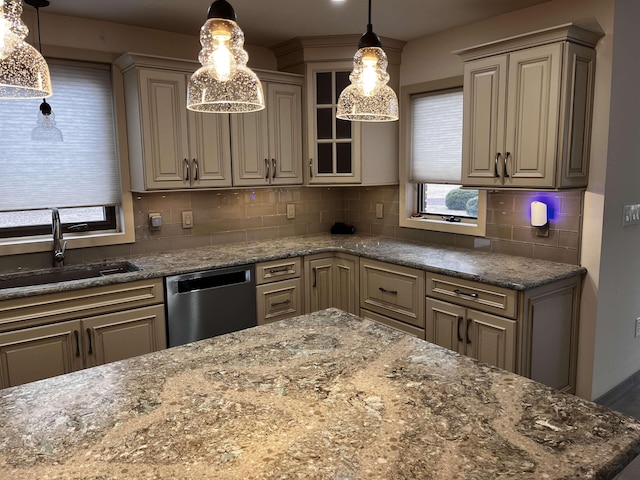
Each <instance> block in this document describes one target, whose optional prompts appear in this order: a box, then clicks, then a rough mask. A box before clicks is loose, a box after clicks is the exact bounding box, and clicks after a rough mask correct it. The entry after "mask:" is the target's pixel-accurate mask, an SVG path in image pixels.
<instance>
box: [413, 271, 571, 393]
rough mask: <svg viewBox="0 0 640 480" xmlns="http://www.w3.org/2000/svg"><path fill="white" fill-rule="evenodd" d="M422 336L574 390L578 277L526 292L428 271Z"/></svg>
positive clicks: (457, 350) (537, 379)
mask: <svg viewBox="0 0 640 480" xmlns="http://www.w3.org/2000/svg"><path fill="white" fill-rule="evenodd" d="M426 278H427V284H426V295H427V298H426V302H425V305H426V340H428V341H430V342H433V343H436V344H438V345H441V346H443V347H445V348H449V349H451V350H454V351H456V352H458V353H461V354H464V355H468V356H470V357H473V358H476V359H478V360H480V361H483V362H485V363H489V364H491V365H495V366H498V367H500V368H503V369H505V370H508V371H511V372H515V373H518V374H521V375H524V376H526V377H529V378H532V379H533V380H536V381H539V382H541V383H544V384H546V385H549V386H551V387H554V388H556V389H558V390H562V391H565V392H569V393H573V392H574V391H575V375H576V361H577V339H578V315H579V299H580V283H581V282H580V278H579V277H578V278H575V277H574V278H570V279H566V280H561V281H557V282H553V283H550V284H548V285H544V286H540V287H536V288H533V289H531V290H526V291H515V290H512V289H508V288H503V287H498V286H494V285H487V284H483V283H480V282H474V281H470V280H464V279H459V278H454V277H449V276H446V275H440V274H434V273H431V272H428V273H427V277H426Z"/></svg>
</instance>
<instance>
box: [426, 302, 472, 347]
mask: <svg viewBox="0 0 640 480" xmlns="http://www.w3.org/2000/svg"><path fill="white" fill-rule="evenodd" d="M426 310H427V311H426V332H425V334H426V339H427V341H428V342H431V343H435V344H436V345H440V346H441V347H444V348H448V349H449V350H453V351H454V352H458V353H462V354H464V352H465V343H464V338H465V335H466V331H465V327H466V321H465V320H466V309H465V308H464V307H461V306H460V305H454V304H453V303H448V302H442V301H440V300H435V299H433V298H427V301H426Z"/></svg>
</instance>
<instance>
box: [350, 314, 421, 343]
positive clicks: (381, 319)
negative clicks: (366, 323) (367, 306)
mask: <svg viewBox="0 0 640 480" xmlns="http://www.w3.org/2000/svg"><path fill="white" fill-rule="evenodd" d="M360 316H361V317H362V318H366V319H367V320H373V321H374V322H378V323H382V324H383V325H386V326H387V327H391V328H393V329H395V330H400V331H401V332H403V333H408V334H409V335H413V336H414V337H418V338H420V339H422V340H424V330H423V329H422V328H418V327H414V326H413V325H408V324H406V323H404V322H399V321H398V320H394V319H393V318H389V317H387V316H385V315H380V314H379V313H375V312H369V311H368V310H360Z"/></svg>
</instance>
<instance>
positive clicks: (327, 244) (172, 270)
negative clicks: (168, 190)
mask: <svg viewBox="0 0 640 480" xmlns="http://www.w3.org/2000/svg"><path fill="white" fill-rule="evenodd" d="M332 251H337V252H345V253H351V254H354V255H359V256H361V257H366V258H373V259H376V260H381V261H385V262H390V263H395V264H398V265H405V266H408V267H414V268H420V269H424V270H429V271H432V272H437V273H443V274H447V275H452V276H455V277H459V278H466V279H469V280H477V281H481V282H486V283H489V284H492V285H498V286H502V287H507V288H512V289H516V290H526V289H530V288H534V287H537V286H540V285H544V284H547V283H551V282H553V281H556V280H561V279H564V278H569V277H573V276H576V275H582V274H583V273H585V272H586V270H585V269H584V268H582V267H579V266H576V265H568V264H564V263H554V262H546V261H543V260H534V259H529V258H524V257H515V256H511V255H501V254H495V253H488V252H481V251H474V250H467V249H461V248H454V247H446V246H441V245H427V244H416V243H411V242H405V241H400V240H392V239H388V238H383V237H373V236H366V235H314V236H300V237H289V238H280V239H273V240H265V241H260V242H251V243H234V244H227V245H220V246H216V247H205V248H197V249H190V250H181V251H176V252H169V253H160V254H154V255H144V256H136V257H129V258H126V260H129V261H131V262H132V263H134V264H135V265H136V266H138V267H139V268H140V269H141V270H140V271H138V272H131V273H125V274H118V275H110V276H105V277H99V278H93V279H86V280H74V281H70V282H62V283H56V284H48V285H40V286H33V287H22V288H10V289H9V288H7V289H1V288H0V300H4V299H10V298H18V297H25V296H29V295H36V294H41V293H53V292H59V291H65V290H75V289H78V288H86V287H93V286H99V285H108V284H112V283H120V282H129V281H133V280H140V279H145V278H157V277H162V276H166V275H176V274H179V273H186V272H194V271H198V270H206V269H210V268H216V267H226V266H232V265H241V264H247V263H254V262H261V261H268V260H275V259H279V258H287V257H296V256H301V255H310V254H314V253H322V252H332ZM114 260H125V259H114ZM11 275H12V274H6V273H5V274H3V273H2V272H0V280H1V279H2V278H6V277H7V276H11Z"/></svg>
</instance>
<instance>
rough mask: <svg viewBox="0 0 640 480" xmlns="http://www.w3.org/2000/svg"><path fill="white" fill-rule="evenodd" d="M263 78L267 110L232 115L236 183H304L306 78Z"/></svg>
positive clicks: (234, 179) (248, 184)
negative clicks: (303, 81) (303, 118)
mask: <svg viewBox="0 0 640 480" xmlns="http://www.w3.org/2000/svg"><path fill="white" fill-rule="evenodd" d="M259 76H260V79H261V80H262V86H263V90H264V95H265V100H266V109H265V110H261V111H259V112H255V113H244V114H241V115H239V114H236V115H231V145H232V152H233V153H232V158H233V184H234V185H236V186H259V185H293V184H301V183H302V159H303V156H302V78H301V77H298V76H292V75H289V74H286V75H285V74H279V73H278V74H276V73H269V74H267V73H266V72H260V73H259ZM267 79H269V81H267Z"/></svg>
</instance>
